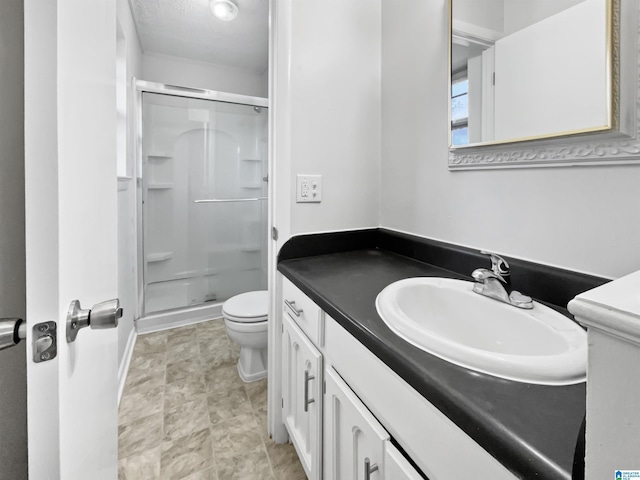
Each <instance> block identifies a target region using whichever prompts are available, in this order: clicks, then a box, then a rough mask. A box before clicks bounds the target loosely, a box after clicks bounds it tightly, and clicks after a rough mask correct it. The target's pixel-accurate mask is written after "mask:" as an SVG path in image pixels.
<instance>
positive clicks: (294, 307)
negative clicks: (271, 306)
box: [282, 277, 324, 347]
mask: <svg viewBox="0 0 640 480" xmlns="http://www.w3.org/2000/svg"><path fill="white" fill-rule="evenodd" d="M282 297H283V306H282V311H283V312H284V314H285V315H288V316H289V318H291V319H292V320H293V321H294V322H295V323H296V324H297V325H298V326H299V327H300V329H301V330H302V331H303V332H304V333H305V335H307V337H309V340H311V342H313V343H314V344H315V345H317V346H320V347H321V346H323V343H324V342H323V340H324V339H323V337H324V335H323V334H322V333H323V323H324V322H323V313H322V311H321V310H320V307H318V306H317V305H316V304H315V303H313V301H312V300H311V299H310V298H309V297H307V296H306V295H305V294H304V293H302V291H301V290H300V289H299V288H298V287H296V286H295V285H294V284H293V283H291V281H290V280H288V279H287V278H285V277H282Z"/></svg>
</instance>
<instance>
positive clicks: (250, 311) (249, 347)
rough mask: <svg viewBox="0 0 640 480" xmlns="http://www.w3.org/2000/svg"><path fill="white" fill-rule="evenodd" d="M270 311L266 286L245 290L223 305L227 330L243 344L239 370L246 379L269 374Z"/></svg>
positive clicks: (252, 379) (247, 381) (239, 343)
mask: <svg viewBox="0 0 640 480" xmlns="http://www.w3.org/2000/svg"><path fill="white" fill-rule="evenodd" d="M268 311H269V297H268V294H267V291H266V290H260V291H257V292H247V293H241V294H240V295H236V296H235V297H231V298H230V299H229V300H227V301H226V302H224V304H223V305H222V316H223V317H224V325H225V327H226V329H227V333H228V334H229V337H230V338H231V340H233V341H234V342H236V343H237V344H238V345H240V359H239V360H238V373H239V374H240V378H241V379H242V380H243V381H244V382H246V383H249V382H255V381H256V380H260V379H261V378H265V377H266V376H267V314H268Z"/></svg>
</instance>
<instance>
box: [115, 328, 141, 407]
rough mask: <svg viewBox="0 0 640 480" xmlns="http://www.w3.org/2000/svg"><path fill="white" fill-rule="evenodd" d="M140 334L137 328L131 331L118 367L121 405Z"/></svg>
mask: <svg viewBox="0 0 640 480" xmlns="http://www.w3.org/2000/svg"><path fill="white" fill-rule="evenodd" d="M137 339H138V334H137V333H136V329H135V328H132V329H131V332H129V338H128V339H127V346H126V347H125V349H124V355H123V356H122V361H121V362H120V367H119V368H118V406H120V400H121V399H122V393H123V392H124V385H125V383H126V382H127V374H128V373H129V365H131V358H133V349H134V347H135V346H136V340H137Z"/></svg>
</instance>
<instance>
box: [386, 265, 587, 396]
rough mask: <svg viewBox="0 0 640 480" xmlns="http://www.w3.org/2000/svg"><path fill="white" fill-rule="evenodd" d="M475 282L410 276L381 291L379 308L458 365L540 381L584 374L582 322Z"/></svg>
mask: <svg viewBox="0 0 640 480" xmlns="http://www.w3.org/2000/svg"><path fill="white" fill-rule="evenodd" d="M472 288H473V283H472V282H466V281H463V280H454V279H449V278H439V277H419V278H407V279H405V280H400V281H398V282H395V283H392V284H391V285H389V286H388V287H386V288H385V289H384V290H382V292H380V294H379V295H378V297H377V298H376V309H377V310H378V313H379V314H380V317H382V320H384V322H385V323H386V324H387V326H388V327H389V328H390V329H391V330H392V331H393V332H394V333H395V334H396V335H398V336H400V337H402V338H403V339H404V340H406V341H407V342H409V343H411V344H413V345H415V346H416V347H418V348H420V349H422V350H424V351H426V352H428V353H431V354H432V355H435V356H437V357H440V358H442V359H444V360H447V361H449V362H452V363H455V364H456V365H460V366H462V367H466V368H469V369H471V370H476V371H478V372H483V373H487V374H489V375H493V376H496V377H500V378H505V379H509V380H515V381H518V382H526V383H536V384H540V385H570V384H574V383H580V382H584V381H585V380H586V364H587V335H586V332H585V331H584V330H583V329H582V328H580V326H578V324H576V323H575V322H573V321H571V319H569V318H567V317H565V316H564V315H562V314H560V313H558V312H556V311H555V310H552V309H551V308H549V307H546V306H545V305H542V304H540V303H538V302H534V307H533V309H531V310H523V309H520V308H516V307H514V306H511V305H508V304H506V303H502V302H499V301H497V300H494V299H491V298H487V297H485V296H482V295H479V294H477V293H475V292H473V291H472Z"/></svg>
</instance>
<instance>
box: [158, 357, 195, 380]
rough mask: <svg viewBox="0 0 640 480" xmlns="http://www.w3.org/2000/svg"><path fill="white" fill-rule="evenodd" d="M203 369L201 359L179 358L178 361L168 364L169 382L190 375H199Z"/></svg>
mask: <svg viewBox="0 0 640 480" xmlns="http://www.w3.org/2000/svg"><path fill="white" fill-rule="evenodd" d="M201 371H202V365H201V364H200V360H199V359H188V360H179V361H177V362H176V363H168V364H167V383H171V382H175V381H177V380H180V379H183V378H186V377H188V376H189V375H194V374H195V375H198V374H199V373H200V372H201Z"/></svg>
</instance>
